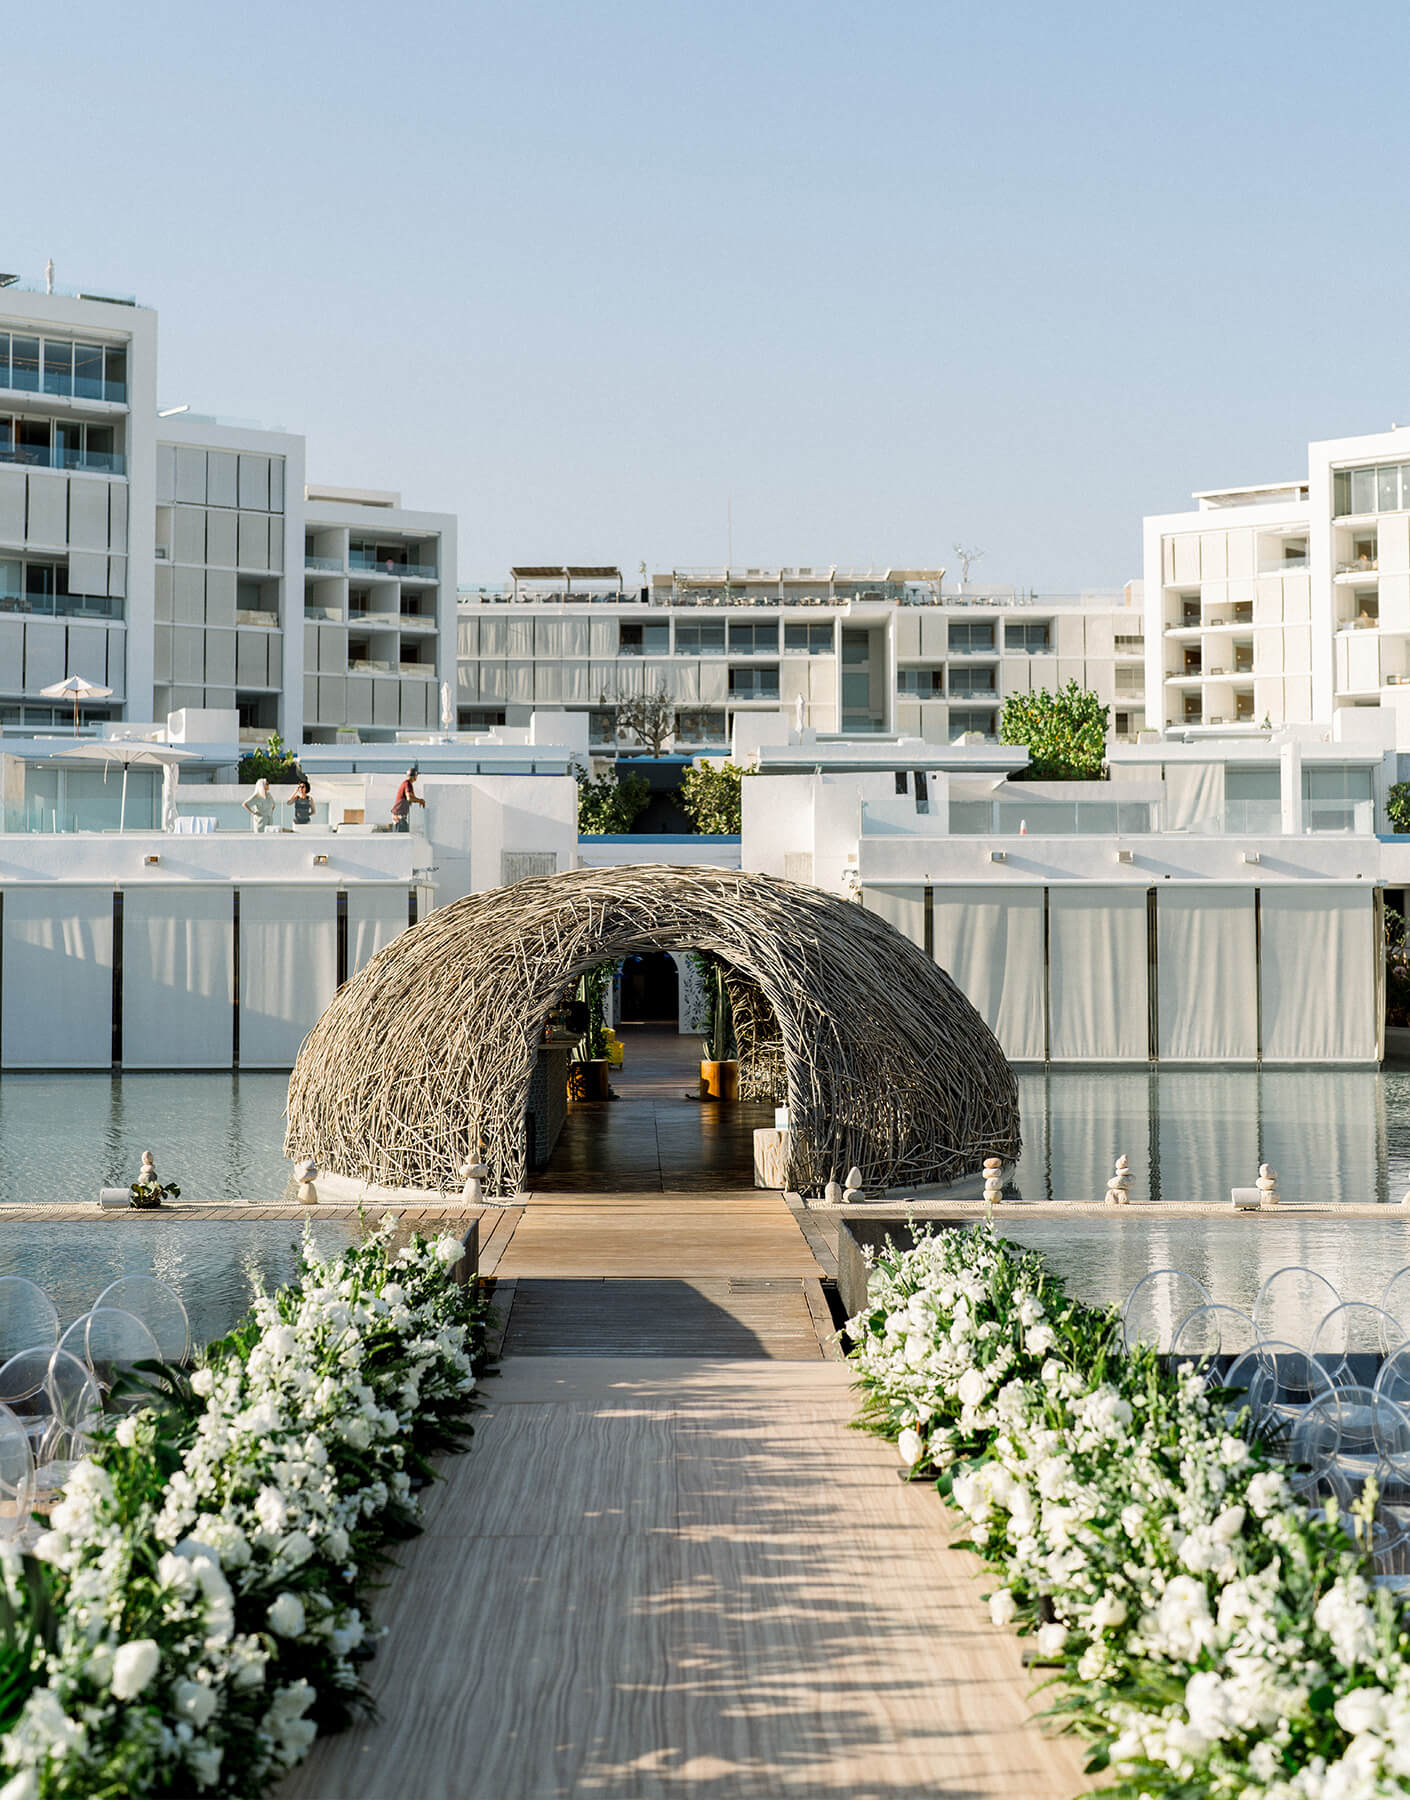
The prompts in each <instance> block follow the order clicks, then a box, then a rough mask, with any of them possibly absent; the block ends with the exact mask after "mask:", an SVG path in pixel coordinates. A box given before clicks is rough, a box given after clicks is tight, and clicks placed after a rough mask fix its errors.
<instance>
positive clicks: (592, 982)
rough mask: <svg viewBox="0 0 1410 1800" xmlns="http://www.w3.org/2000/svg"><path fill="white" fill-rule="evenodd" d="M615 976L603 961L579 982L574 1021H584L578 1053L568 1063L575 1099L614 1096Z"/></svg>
mask: <svg viewBox="0 0 1410 1800" xmlns="http://www.w3.org/2000/svg"><path fill="white" fill-rule="evenodd" d="M611 979H612V970H611V966H610V965H609V964H607V963H602V964H601V965H600V966H599V967H598V968H596V969H589V970H588V972H587V974H586V975H584V976H583V978H582V980H581V981H580V982H579V983H578V996H579V1000H578V1006H577V1007H576V1008H571V1009H570V1016H572V1017H573V1020H574V1023H575V1024H579V1025H580V1036H579V1038H578V1048H577V1055H576V1056H575V1057H574V1059H573V1061H572V1062H570V1063H569V1064H568V1093H569V1096H570V1098H572V1099H574V1100H610V1099H611V1098H612V1090H611V1088H610V1086H609V1084H608V1079H607V1076H608V1071H609V1069H610V1068H611V1064H610V1063H609V1062H608V1060H607V1035H606V1020H605V1019H604V1017H603V1012H604V1009H605V1004H606V1000H607V984H608V982H609V981H610V980H611Z"/></svg>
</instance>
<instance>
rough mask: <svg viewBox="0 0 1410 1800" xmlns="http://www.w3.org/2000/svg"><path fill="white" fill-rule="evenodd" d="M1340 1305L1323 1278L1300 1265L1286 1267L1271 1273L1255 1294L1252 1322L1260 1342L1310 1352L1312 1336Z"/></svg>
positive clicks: (1338, 1298)
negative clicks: (1265, 1339)
mask: <svg viewBox="0 0 1410 1800" xmlns="http://www.w3.org/2000/svg"><path fill="white" fill-rule="evenodd" d="M1340 1304H1341V1295H1340V1294H1339V1293H1338V1292H1337V1290H1336V1289H1335V1288H1334V1287H1333V1286H1332V1284H1331V1282H1330V1281H1328V1280H1327V1278H1326V1276H1325V1275H1319V1274H1318V1273H1317V1271H1316V1270H1315V1269H1309V1268H1306V1267H1305V1266H1304V1265H1303V1264H1301V1263H1289V1264H1288V1265H1287V1266H1286V1267H1285V1268H1282V1269H1275V1270H1274V1271H1273V1273H1272V1274H1271V1275H1270V1276H1269V1277H1268V1279H1267V1281H1265V1282H1264V1284H1263V1286H1262V1287H1261V1288H1260V1289H1259V1290H1258V1295H1257V1298H1256V1299H1255V1300H1254V1303H1253V1309H1252V1310H1253V1322H1254V1324H1255V1325H1257V1327H1258V1335H1259V1336H1260V1337H1262V1338H1271V1339H1275V1340H1276V1341H1277V1342H1278V1343H1281V1344H1298V1345H1300V1346H1301V1347H1302V1348H1303V1349H1304V1350H1310V1349H1311V1347H1312V1334H1313V1332H1315V1331H1316V1329H1317V1327H1318V1325H1320V1324H1321V1322H1322V1320H1323V1319H1325V1318H1326V1316H1327V1314H1328V1313H1329V1312H1330V1311H1331V1310H1332V1308H1333V1307H1334V1306H1339V1305H1340Z"/></svg>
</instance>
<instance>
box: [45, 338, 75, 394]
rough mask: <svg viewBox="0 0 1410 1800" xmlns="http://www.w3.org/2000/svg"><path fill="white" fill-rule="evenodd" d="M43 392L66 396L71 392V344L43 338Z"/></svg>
mask: <svg viewBox="0 0 1410 1800" xmlns="http://www.w3.org/2000/svg"><path fill="white" fill-rule="evenodd" d="M44 392H45V393H46V394H60V395H63V396H65V397H66V398H67V397H69V396H71V395H72V393H73V345H72V344H71V343H66V342H64V341H62V340H59V339H56V338H46V339H45V340H44Z"/></svg>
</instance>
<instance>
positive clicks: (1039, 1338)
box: [1023, 1325, 1057, 1356]
mask: <svg viewBox="0 0 1410 1800" xmlns="http://www.w3.org/2000/svg"><path fill="white" fill-rule="evenodd" d="M1056 1342H1057V1333H1056V1332H1055V1331H1054V1330H1053V1328H1052V1326H1051V1325H1034V1326H1032V1327H1031V1328H1030V1329H1029V1330H1028V1331H1027V1332H1026V1333H1025V1335H1024V1339H1023V1348H1024V1349H1025V1350H1026V1351H1027V1352H1028V1354H1029V1355H1030V1356H1046V1355H1047V1353H1048V1352H1049V1350H1051V1349H1052V1347H1053V1345H1054V1344H1055V1343H1056Z"/></svg>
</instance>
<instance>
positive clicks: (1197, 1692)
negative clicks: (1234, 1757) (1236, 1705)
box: [1185, 1670, 1233, 1739]
mask: <svg viewBox="0 0 1410 1800" xmlns="http://www.w3.org/2000/svg"><path fill="white" fill-rule="evenodd" d="M1185 1711H1186V1713H1187V1714H1188V1715H1189V1720H1190V1724H1191V1725H1192V1726H1193V1727H1194V1729H1195V1730H1196V1731H1197V1732H1198V1733H1199V1734H1200V1736H1201V1737H1205V1738H1211V1739H1217V1738H1222V1737H1227V1736H1228V1734H1229V1730H1230V1727H1231V1725H1232V1723H1233V1719H1232V1715H1231V1711H1230V1706H1229V1695H1228V1691H1227V1689H1226V1687H1225V1683H1224V1678H1223V1676H1222V1675H1218V1674H1216V1673H1215V1672H1214V1671H1213V1670H1201V1671H1200V1673H1199V1674H1197V1675H1191V1677H1190V1679H1189V1680H1188V1681H1187V1682H1186V1683H1185Z"/></svg>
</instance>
